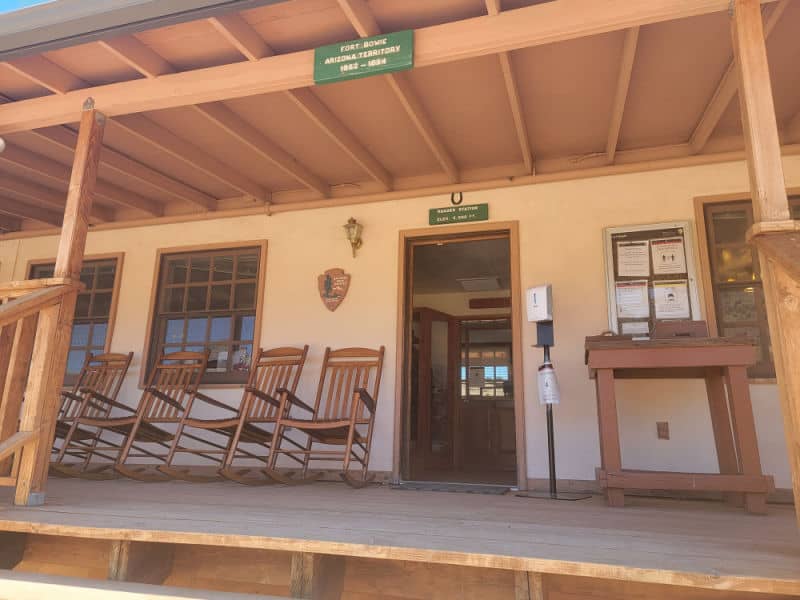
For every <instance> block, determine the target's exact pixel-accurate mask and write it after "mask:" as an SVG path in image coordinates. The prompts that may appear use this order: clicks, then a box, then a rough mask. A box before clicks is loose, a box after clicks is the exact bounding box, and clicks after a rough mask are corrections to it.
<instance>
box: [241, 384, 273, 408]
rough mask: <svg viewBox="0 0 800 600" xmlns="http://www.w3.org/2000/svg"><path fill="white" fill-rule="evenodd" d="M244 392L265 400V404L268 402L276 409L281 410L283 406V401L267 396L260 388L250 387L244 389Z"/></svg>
mask: <svg viewBox="0 0 800 600" xmlns="http://www.w3.org/2000/svg"><path fill="white" fill-rule="evenodd" d="M244 391H245V392H247V393H248V394H253V395H254V396H255V397H257V398H259V399H261V400H263V401H264V402H267V403H268V404H271V405H272V406H274V407H276V408H279V407H280V405H281V401H280V400H278V399H276V398H273V397H272V396H270V395H269V394H265V393H264V392H262V391H261V390H260V389H258V388H254V387H252V386H249V385H248V386H247V387H245V388H244ZM278 391H279V392H280V390H278Z"/></svg>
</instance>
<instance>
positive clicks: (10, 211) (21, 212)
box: [0, 196, 63, 227]
mask: <svg viewBox="0 0 800 600" xmlns="http://www.w3.org/2000/svg"><path fill="white" fill-rule="evenodd" d="M0 213H3V214H6V215H10V216H12V217H17V218H19V219H30V220H32V221H38V222H39V223H43V224H45V225H53V226H55V227H61V223H62V221H63V217H62V215H60V214H59V213H57V212H55V211H52V210H48V209H46V208H42V207H40V206H34V205H33V204H26V203H24V202H18V201H16V200H12V199H11V198H8V197H6V196H0Z"/></svg>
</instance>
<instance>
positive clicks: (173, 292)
mask: <svg viewBox="0 0 800 600" xmlns="http://www.w3.org/2000/svg"><path fill="white" fill-rule="evenodd" d="M184 291H185V289H184V288H172V289H169V290H167V298H166V301H165V302H164V310H165V311H167V312H183V293H184Z"/></svg>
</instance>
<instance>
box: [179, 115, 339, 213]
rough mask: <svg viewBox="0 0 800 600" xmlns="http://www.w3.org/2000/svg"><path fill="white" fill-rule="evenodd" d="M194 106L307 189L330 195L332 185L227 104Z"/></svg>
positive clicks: (326, 196)
mask: <svg viewBox="0 0 800 600" xmlns="http://www.w3.org/2000/svg"><path fill="white" fill-rule="evenodd" d="M192 108H193V109H194V110H195V111H197V112H198V113H199V114H201V115H203V116H204V117H205V118H206V119H208V120H209V121H211V122H212V123H214V125H216V126H217V127H219V128H220V129H222V130H223V131H225V132H226V133H227V134H228V135H230V136H231V137H233V138H235V139H236V140H238V141H239V142H240V143H242V144H244V145H245V146H247V147H248V148H249V149H250V150H251V151H253V152H255V153H256V154H258V155H259V156H261V157H262V158H264V159H266V160H268V161H269V162H271V163H272V164H274V165H275V166H276V167H278V168H279V169H280V170H281V171H283V172H284V173H286V174H287V175H289V176H290V177H293V178H294V179H295V180H297V181H299V182H300V183H301V184H303V185H304V186H306V187H307V188H309V189H312V190H314V191H315V192H317V193H319V194H320V195H321V196H322V197H323V198H328V197H330V195H331V186H329V185H328V184H327V183H325V182H324V181H323V180H322V179H320V177H318V176H317V175H315V174H314V173H312V172H311V170H309V169H308V168H307V167H306V166H304V165H303V164H301V163H300V162H299V161H298V160H297V159H296V158H295V157H293V156H292V155H290V154H289V153H288V152H286V151H285V150H283V149H282V148H281V147H279V146H278V145H277V144H275V143H274V142H272V141H271V140H270V139H268V138H267V137H266V136H264V135H263V134H262V133H261V132H260V131H258V130H257V129H256V128H255V127H253V126H252V125H250V124H249V123H247V122H246V121H245V120H244V119H242V118H241V117H240V116H239V115H237V114H236V113H235V112H233V111H232V110H231V109H229V108H228V107H227V106H225V105H224V104H219V103H212V104H198V105H197V106H193V107H192Z"/></svg>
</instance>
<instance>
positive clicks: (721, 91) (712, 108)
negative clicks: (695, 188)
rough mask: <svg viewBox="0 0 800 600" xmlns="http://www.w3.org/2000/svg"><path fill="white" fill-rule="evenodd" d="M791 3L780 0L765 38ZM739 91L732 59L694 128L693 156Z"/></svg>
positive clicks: (708, 137)
mask: <svg viewBox="0 0 800 600" xmlns="http://www.w3.org/2000/svg"><path fill="white" fill-rule="evenodd" d="M789 2H790V0H779V1H778V2H777V3H776V4H775V6H774V7H773V9H772V11H771V12H770V13H769V16H768V17H767V20H766V22H765V23H764V36H765V38H769V36H770V35H771V34H772V32H773V31H774V30H775V26H776V25H777V24H778V22H779V21H780V19H781V17H782V16H783V13H784V12H785V11H786V9H787V8H788V6H789ZM738 90H739V82H738V80H737V78H736V63H735V59H732V60H731V62H730V64H728V68H727V69H726V70H725V74H724V75H723V76H722V80H721V81H720V82H719V85H718V86H717V89H716V90H715V91H714V95H713V96H712V97H711V100H709V102H708V104H707V105H706V108H705V110H703V116H702V117H700V122H699V123H698V124H697V126H696V127H695V128H694V131H693V132H692V137H691V138H689V146H690V148H691V149H692V153H693V154H698V153H700V152H702V151H703V148H705V146H706V144H707V143H708V140H709V139H710V138H711V135H712V134H713V133H714V130H715V129H716V128H717V125H719V122H720V119H722V115H724V114H725V111H726V110H728V106H730V104H731V102H732V101H733V99H734V97H735V96H736V93H737V92H738Z"/></svg>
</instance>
